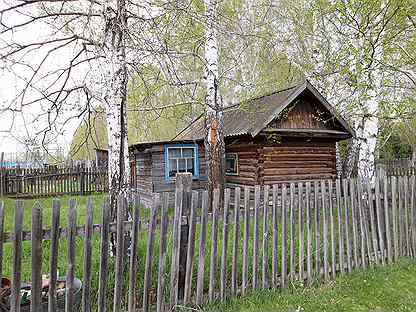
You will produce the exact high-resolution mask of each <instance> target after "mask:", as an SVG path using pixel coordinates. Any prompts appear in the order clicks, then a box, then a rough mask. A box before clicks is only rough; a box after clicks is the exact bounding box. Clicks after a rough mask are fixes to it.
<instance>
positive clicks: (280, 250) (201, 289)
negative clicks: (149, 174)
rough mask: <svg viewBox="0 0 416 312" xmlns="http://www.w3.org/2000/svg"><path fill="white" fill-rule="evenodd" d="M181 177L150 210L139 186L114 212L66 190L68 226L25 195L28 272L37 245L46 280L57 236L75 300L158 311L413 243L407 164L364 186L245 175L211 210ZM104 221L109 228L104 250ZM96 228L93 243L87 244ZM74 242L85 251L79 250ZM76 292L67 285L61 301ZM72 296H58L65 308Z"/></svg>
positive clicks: (399, 251)
mask: <svg viewBox="0 0 416 312" xmlns="http://www.w3.org/2000/svg"><path fill="white" fill-rule="evenodd" d="M178 181H186V179H183V180H182V179H178ZM182 183H184V184H182ZM186 183H187V182H180V183H178V184H177V187H176V191H175V205H174V207H169V206H168V205H169V196H170V194H168V193H163V194H161V195H155V198H154V205H153V206H152V207H151V209H150V211H149V210H147V208H145V207H143V206H142V205H141V204H140V198H139V197H138V196H129V197H127V198H125V197H120V198H119V199H118V205H117V213H116V215H117V220H116V222H115V223H113V222H110V205H109V202H108V201H105V202H104V204H103V207H100V209H97V207H94V205H93V202H92V201H91V200H90V201H89V202H88V204H87V205H86V207H81V206H80V207H78V206H77V203H76V202H75V201H73V200H72V201H71V202H70V205H69V207H70V208H69V210H68V218H67V221H68V222H67V224H68V226H66V227H65V229H62V228H60V224H61V221H62V220H60V215H61V214H60V210H61V209H62V207H61V204H60V202H59V201H54V203H53V210H52V212H53V216H52V222H51V224H52V225H53V226H52V228H51V229H50V230H43V231H40V229H42V228H43V227H42V217H41V214H40V211H41V209H40V206H39V204H35V205H34V207H33V208H32V223H31V227H32V229H31V233H30V238H31V245H32V266H31V276H32V282H33V281H39V279H40V278H41V274H42V272H43V268H42V261H36V258H39V257H47V259H49V261H50V263H51V265H50V266H49V270H50V277H51V281H50V284H51V285H56V278H57V274H56V270H57V264H56V261H57V259H59V258H60V257H62V256H64V255H61V254H59V250H60V249H59V245H60V244H67V253H68V255H67V273H66V279H67V280H66V282H67V285H68V286H71V285H73V281H74V274H75V273H74V272H75V271H76V272H83V273H82V275H83V276H82V279H83V281H84V285H83V287H84V289H83V293H82V298H83V299H82V301H81V302H82V308H81V310H82V311H88V312H90V311H91V309H93V310H94V311H96V309H98V311H104V310H105V308H106V307H107V308H108V309H110V308H111V309H113V310H114V311H125V310H128V311H136V309H139V308H140V309H141V310H142V311H149V310H151V309H156V310H157V311H164V310H170V309H172V308H174V307H175V306H177V305H201V304H204V303H207V302H212V301H213V300H225V299H226V298H227V297H229V296H233V295H236V294H242V295H246V294H248V293H249V292H251V291H254V290H257V289H279V288H285V287H287V286H288V285H289V283H290V282H293V281H305V282H306V283H311V282H312V281H313V280H314V279H320V280H323V281H328V280H330V279H333V278H335V277H336V276H338V275H340V274H341V275H342V274H346V273H351V272H352V271H353V270H355V269H366V268H368V267H370V266H374V265H385V264H387V263H392V262H394V261H396V260H398V259H399V258H400V257H403V256H408V257H414V256H415V254H416V226H415V225H416V224H415V221H416V214H415V187H416V186H415V176H411V177H406V176H405V177H398V178H396V177H391V178H383V179H379V180H377V181H376V184H375V186H374V187H371V186H370V185H365V184H362V183H361V182H359V181H357V180H336V181H332V180H323V181H311V182H306V183H304V182H300V183H290V184H278V185H273V186H264V187H261V186H255V187H254V192H253V189H251V188H249V187H245V188H242V189H240V188H235V189H226V190H225V192H224V199H223V200H220V197H221V196H220V193H219V191H218V190H215V191H214V194H213V199H212V200H213V202H212V211H210V212H209V211H208V207H209V205H208V203H209V202H208V193H207V192H206V191H202V192H197V191H191V190H190V188H189V186H187V184H186ZM253 195H254V196H253ZM201 197H202V201H200V200H199V199H200V198H201ZM231 198H232V199H231ZM199 202H201V205H199V204H198V203H199ZM220 202H222V204H221V206H220ZM24 209H27V207H24V202H23V201H21V200H18V201H16V206H15V219H14V230H13V233H12V234H10V233H7V234H6V232H5V231H4V220H5V212H10V211H11V210H10V209H7V210H5V207H4V206H3V205H1V204H0V237H1V240H0V276H1V275H2V269H4V266H2V264H3V262H4V261H5V259H4V257H5V255H6V253H4V252H3V249H4V248H5V247H7V246H8V245H10V244H12V246H13V251H12V254H13V261H12V266H13V275H12V276H13V284H12V300H11V303H12V311H16V312H19V310H18V308H19V307H18V303H19V302H20V297H19V296H20V292H19V289H20V285H21V276H20V274H21V273H20V272H22V257H24V254H23V251H24V250H27V249H23V247H22V245H23V241H24V240H25V239H29V233H28V232H27V231H26V232H25V231H24V229H23V227H24V226H23V224H24V220H23V216H24ZM128 211H129V213H127V212H128ZM98 212H99V213H100V214H101V218H102V222H101V223H100V224H94V223H93V220H94V218H93V214H95V213H98ZM82 215H85V216H86V217H85V220H86V222H85V225H83V226H82V227H77V224H79V220H78V221H77V216H82ZM127 215H130V216H131V217H130V220H127ZM9 220H10V218H9ZM111 233H114V234H115V235H114V236H113V239H114V240H115V244H114V246H115V248H116V253H115V256H113V257H110V249H111V244H110V241H111V239H110V238H111V237H112V235H111ZM98 234H99V241H100V244H99V245H97V244H95V245H94V244H92V242H93V241H94V239H98ZM11 236H12V237H13V240H10V237H11ZM78 236H81V237H82V243H80V241H79V240H77V237H78ZM62 238H65V239H66V240H62ZM43 239H50V240H51V243H50V249H49V253H48V254H45V252H44V251H43V250H42V248H45V247H44V244H41V242H42V240H43ZM9 242H10V243H9ZM76 242H78V243H76ZM48 246H49V245H48ZM93 246H99V247H96V248H93ZM80 253H81V254H82V255H83V256H82V257H80V258H77V257H76V254H80ZM58 254H59V256H58ZM77 261H78V262H77ZM46 262H47V261H46ZM97 262H98V263H99V274H95V275H93V274H92V271H91V267H94V265H95V264H96V263H97ZM44 263H45V261H44ZM77 266H78V268H79V269H77V270H75V268H76V267H77ZM79 277H80V276H79ZM94 279H98V280H97V281H96V283H94ZM125 281H127V282H125ZM49 292H50V293H49V297H48V300H49V301H52V302H50V305H49V306H50V310H49V311H51V312H52V311H56V310H55V309H54V307H55V306H56V302H55V301H56V289H55V288H54V287H53V288H51V289H49ZM41 295H42V293H41V292H39V291H34V292H32V296H37V298H32V300H31V304H32V305H35V304H39V302H41V299H40V296H41ZM94 296H95V297H94ZM90 298H98V300H95V301H94V302H98V305H97V306H95V305H94V304H93V303H92V302H91V300H90ZM74 300H75V294H74V292H73V290H72V289H70V290H69V291H67V292H66V302H67V303H73V302H74ZM91 305H92V306H91ZM75 307H76V305H71V304H67V305H66V311H68V312H69V311H75ZM34 311H37V310H34Z"/></svg>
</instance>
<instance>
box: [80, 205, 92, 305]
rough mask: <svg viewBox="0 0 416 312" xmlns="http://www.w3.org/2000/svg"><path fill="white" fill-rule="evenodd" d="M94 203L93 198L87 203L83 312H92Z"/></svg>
mask: <svg viewBox="0 0 416 312" xmlns="http://www.w3.org/2000/svg"><path fill="white" fill-rule="evenodd" d="M93 213H94V203H93V199H92V197H89V198H88V203H87V220H86V221H87V223H86V224H85V238H84V275H83V281H82V311H84V312H91V278H92V276H91V275H92V271H91V269H92V268H91V267H92V265H91V262H92V241H91V239H92V233H93V228H92V227H93V222H94V218H93Z"/></svg>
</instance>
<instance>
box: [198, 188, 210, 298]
mask: <svg viewBox="0 0 416 312" xmlns="http://www.w3.org/2000/svg"><path fill="white" fill-rule="evenodd" d="M207 222H208V192H207V191H203V193H202V210H201V228H200V235H199V237H200V238H199V258H198V264H199V266H198V279H197V287H196V304H197V305H201V304H202V299H203V295H204V276H205V250H206V237H207Z"/></svg>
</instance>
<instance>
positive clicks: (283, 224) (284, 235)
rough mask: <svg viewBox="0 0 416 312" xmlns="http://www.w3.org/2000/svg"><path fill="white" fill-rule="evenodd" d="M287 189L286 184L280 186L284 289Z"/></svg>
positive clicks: (284, 282)
mask: <svg viewBox="0 0 416 312" xmlns="http://www.w3.org/2000/svg"><path fill="white" fill-rule="evenodd" d="M286 195H287V188H286V184H283V185H282V274H281V285H282V287H286V279H287V250H286V249H287V247H286V246H287V223H286V222H287V206H286V204H287V202H286Z"/></svg>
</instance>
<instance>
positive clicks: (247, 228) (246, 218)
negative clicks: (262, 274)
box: [241, 186, 250, 295]
mask: <svg viewBox="0 0 416 312" xmlns="http://www.w3.org/2000/svg"><path fill="white" fill-rule="evenodd" d="M249 240H250V188H249V187H248V186H245V187H244V240H243V272H242V287H241V294H242V295H245V294H246V293H247V288H248V243H249Z"/></svg>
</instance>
